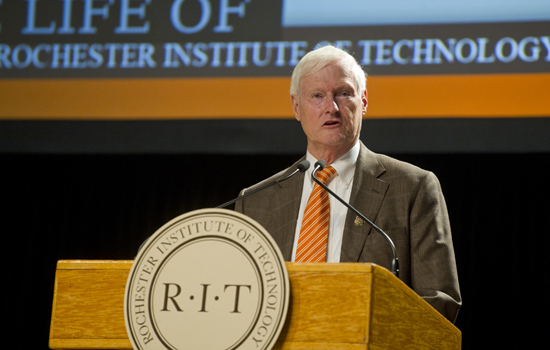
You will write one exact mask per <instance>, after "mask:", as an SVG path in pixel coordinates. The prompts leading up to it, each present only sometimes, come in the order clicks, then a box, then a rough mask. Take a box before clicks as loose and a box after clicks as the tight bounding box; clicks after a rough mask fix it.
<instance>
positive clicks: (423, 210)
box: [235, 46, 461, 322]
mask: <svg viewBox="0 0 550 350" xmlns="http://www.w3.org/2000/svg"><path fill="white" fill-rule="evenodd" d="M290 93H291V103H292V109H293V111H294V115H295V117H296V119H297V120H298V121H300V123H301V125H302V128H303V130H304V132H305V134H306V136H307V154H306V156H305V158H306V159H308V160H309V161H310V163H311V164H314V163H315V162H316V161H317V160H319V159H323V160H324V161H325V162H326V164H327V167H329V166H330V167H331V169H333V170H331V175H332V173H334V175H332V177H331V178H330V180H329V182H328V186H329V188H330V189H331V190H333V191H334V192H336V193H337V194H338V195H340V196H341V197H343V198H344V200H346V201H348V202H349V203H350V204H351V205H352V206H354V207H355V208H356V209H357V210H358V211H359V212H360V213H362V214H363V215H365V216H366V217H367V218H369V219H370V220H371V221H373V222H374V223H375V224H376V225H377V226H378V227H380V228H382V229H383V230H384V231H385V232H386V233H387V234H388V235H389V236H390V238H391V239H392V240H393V242H394V243H395V246H396V249H397V255H398V258H399V262H400V272H399V278H400V279H401V280H402V281H403V282H405V283H406V284H407V285H409V286H410V287H411V288H412V289H413V290H415V291H416V292H417V293H418V294H419V295H420V296H421V297H422V298H424V300H426V301H427V302H428V303H430V304H431V305H432V306H433V307H434V308H435V309H437V310H438V311H439V312H440V313H442V314H443V315H444V316H445V317H446V318H447V319H449V320H450V321H451V322H454V321H455V318H456V315H457V313H458V309H459V308H460V305H461V297H460V291H459V286H458V277H457V272H456V265H455V258H454V251H453V246H452V238H451V231H450V226H449V218H448V215H447V208H446V204H445V200H444V198H443V194H442V193H441V188H440V185H439V182H438V180H437V178H436V177H435V175H434V174H432V173H430V172H428V171H425V170H422V169H420V168H418V167H415V166H413V165H410V164H407V163H404V162H401V161H398V160H395V159H392V158H390V157H387V156H384V155H379V154H376V153H374V152H371V151H370V150H369V149H367V148H366V147H365V146H364V145H363V143H362V142H361V141H359V134H360V131H361V124H362V117H363V115H364V114H365V113H366V110H367V104H368V101H367V89H366V76H365V73H364V71H363V70H362V68H361V67H360V66H359V65H358V64H357V62H356V61H355V59H354V58H353V57H352V56H350V55H349V54H347V53H346V52H344V51H342V50H339V49H337V48H334V47H332V46H326V47H322V48H319V49H317V50H314V51H312V52H310V53H308V54H307V55H305V56H304V57H303V58H302V60H301V61H300V62H299V63H298V65H297V66H296V68H295V70H294V72H293V75H292V81H291V88H290ZM303 159H304V158H302V159H300V160H299V162H300V161H302V160H303ZM313 168H314V167H313V166H312V167H310V169H309V170H308V171H307V172H306V174H305V175H304V174H299V175H297V176H294V177H293V178H291V179H289V180H287V181H285V182H282V183H280V184H278V185H275V186H272V187H270V188H268V189H265V190H263V191H261V192H258V193H256V194H254V195H251V196H249V197H247V198H245V199H242V200H240V201H239V202H237V204H236V206H235V209H236V210H237V211H240V212H242V213H244V214H246V215H248V216H250V217H251V218H253V219H255V220H257V221H258V222H259V223H260V224H262V225H263V226H264V227H265V228H266V230H267V231H268V232H269V233H270V234H271V235H272V236H273V238H274V239H275V241H276V242H277V244H278V245H279V248H280V249H281V252H282V253H283V256H284V258H285V260H287V261H314V260H304V258H303V254H304V253H303V251H304V249H319V250H321V251H322V252H321V253H318V252H317V250H316V251H315V252H313V253H311V255H315V256H320V258H319V259H321V260H322V261H327V262H372V263H376V264H378V265H381V266H384V267H386V268H389V266H390V262H391V258H392V251H391V248H390V246H389V244H388V242H387V241H386V240H385V239H384V238H383V237H382V236H381V235H380V234H378V233H377V232H375V231H374V229H372V228H371V227H370V226H369V225H368V224H367V223H364V222H363V221H362V220H361V219H359V218H357V217H356V215H355V214H354V213H353V212H351V211H350V210H348V209H347V208H346V207H345V206H344V205H342V204H341V203H340V202H338V201H337V200H335V199H334V198H332V196H331V197H330V198H329V199H328V201H329V204H328V205H325V204H322V205H321V204H319V203H323V202H322V201H325V202H326V199H325V200H321V199H316V200H315V201H314V200H312V201H311V202H316V203H317V205H318V206H320V207H321V208H322V209H319V208H317V209H315V210H314V211H315V212H319V211H324V210H325V209H324V208H325V206H326V207H328V208H329V212H328V214H327V215H328V217H329V220H328V224H324V225H328V228H324V230H325V231H327V230H328V238H325V241H324V242H323V241H319V242H321V243H317V241H316V242H314V243H303V242H304V240H305V239H306V238H302V237H303V236H305V235H306V233H302V232H303V231H306V230H308V228H306V226H308V224H304V225H302V221H304V222H309V220H310V216H311V215H313V214H311V213H312V211H311V210H310V209H309V208H310V207H309V205H310V204H308V201H309V198H310V195H311V197H313V196H314V194H312V193H315V192H316V191H317V190H316V189H315V184H314V182H313V181H312V180H311V171H312V170H313ZM295 169H296V164H294V165H293V166H291V167H289V168H288V169H286V170H283V171H282V172H280V173H278V174H276V175H274V176H272V177H271V178H269V179H267V180H265V181H263V182H261V183H259V184H257V185H255V186H253V187H252V189H253V188H257V187H258V186H262V185H263V184H266V183H269V182H272V181H274V180H276V179H278V178H282V177H284V176H286V175H288V174H290V173H291V172H292V171H293V170H295ZM331 175H329V176H331ZM245 191H246V189H245V190H244V191H243V193H244V192H245ZM322 191H324V190H322ZM322 193H325V194H326V191H324V192H322ZM322 193H321V195H320V196H322V195H323V194H322ZM311 205H313V204H311ZM323 222H326V220H324V221H323ZM302 226H304V227H302ZM301 234H302V237H301ZM316 234H317V233H316ZM325 237H326V233H325ZM304 246H306V248H304ZM310 246H315V248H309V247H310ZM305 254H310V253H309V252H308V253H305ZM319 254H320V255H319ZM316 259H317V258H316Z"/></svg>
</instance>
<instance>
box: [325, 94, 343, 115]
mask: <svg viewBox="0 0 550 350" xmlns="http://www.w3.org/2000/svg"><path fill="white" fill-rule="evenodd" d="M326 104H327V106H326V111H327V112H329V113H337V112H339V111H340V108H339V107H338V103H337V102H336V99H335V98H334V97H333V96H330V97H327V99H326Z"/></svg>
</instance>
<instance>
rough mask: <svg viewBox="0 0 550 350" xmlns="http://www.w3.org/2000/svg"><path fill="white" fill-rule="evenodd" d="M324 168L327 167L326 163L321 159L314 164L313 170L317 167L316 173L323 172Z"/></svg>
mask: <svg viewBox="0 0 550 350" xmlns="http://www.w3.org/2000/svg"><path fill="white" fill-rule="evenodd" d="M326 166H327V163H326V162H325V161H324V160H322V159H319V160H318V161H317V162H315V168H317V167H319V169H317V171H321V170H323V169H324V168H325V167H326Z"/></svg>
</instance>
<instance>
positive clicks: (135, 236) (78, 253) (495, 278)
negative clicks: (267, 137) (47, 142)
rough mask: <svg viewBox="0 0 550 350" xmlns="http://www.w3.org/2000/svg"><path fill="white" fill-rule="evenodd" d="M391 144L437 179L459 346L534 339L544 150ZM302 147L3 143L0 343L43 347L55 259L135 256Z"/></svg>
mask: <svg viewBox="0 0 550 350" xmlns="http://www.w3.org/2000/svg"><path fill="white" fill-rule="evenodd" d="M367 123H368V122H366V123H365V124H367ZM367 125H368V124H367ZM365 142H366V143H367V144H368V141H367V140H365ZM373 150H374V151H377V150H376V149H373ZM390 155H392V156H394V157H396V158H398V159H401V160H405V161H409V162H412V163H414V164H416V165H419V166H421V167H423V168H426V169H429V170H432V171H433V172H435V174H436V175H437V176H438V177H439V179H440V181H441V184H442V187H443V191H444V194H445V196H446V199H447V204H448V208H449V214H450V217H451V224H452V229H453V240H454V244H455V250H456V258H457V264H458V272H459V278H460V284H461V290H462V295H463V299H464V306H463V308H462V309H461V311H460V313H459V316H458V320H457V323H456V325H457V326H458V328H459V329H460V330H461V331H462V334H463V349H487V348H505V349H513V348H531V347H533V348H534V347H537V346H538V345H540V339H541V338H542V337H543V335H544V332H545V331H546V329H547V326H548V321H547V317H548V314H549V312H550V308H549V307H548V303H547V302H546V298H547V295H546V294H547V292H548V290H549V288H548V287H549V283H548V272H547V271H546V264H547V256H546V254H547V252H546V247H547V246H548V243H549V239H548V213H549V209H550V207H549V205H548V198H549V195H550V193H549V192H550V191H549V186H548V184H547V183H548V178H549V176H548V175H549V170H548V169H549V168H548V167H549V164H550V162H549V160H550V153H468V154H466V153H444V154H435V153H425V154H420V153H418V154H411V153H401V154H395V153H392V154H390ZM300 156H301V154H299V153H297V154H267V155H265V154H264V155H254V154H201V155H198V154H31V153H25V154H16V153H3V154H1V155H0V162H1V164H2V177H1V179H2V182H1V183H2V185H1V198H2V203H3V204H4V205H3V208H4V209H2V218H3V237H5V238H7V240H4V247H5V251H6V252H7V259H3V262H4V264H3V265H4V266H3V270H4V271H5V272H7V279H6V280H5V282H3V283H2V285H3V286H4V288H3V289H4V291H5V293H7V295H8V297H7V298H6V297H5V298H4V300H5V302H4V306H3V308H2V309H3V319H4V320H8V328H7V329H6V328H4V331H5V332H4V334H5V337H4V342H3V346H6V345H8V346H9V345H14V346H15V345H17V347H18V348H21V347H22V348H33V349H47V348H48V337H49V324H50V317H51V306H52V298H53V286H54V276H55V266H56V262H57V260H59V259H133V258H134V256H135V254H136V252H137V249H138V247H139V245H140V244H141V242H142V241H143V240H144V239H145V238H146V237H148V236H149V235H151V234H152V233H153V232H154V231H155V230H156V229H158V228H159V227H160V226H162V225H163V224H164V223H165V222H167V221H169V220H170V219H172V218H173V217H175V216H177V215H179V214H182V213H185V212H188V211H190V210H194V209H200V208H205V207H213V206H216V205H218V204H220V203H222V202H225V201H227V200H229V199H232V198H233V197H234V196H236V195H237V193H238V191H239V190H240V189H241V188H243V187H245V186H249V185H251V184H253V183H255V182H257V181H259V180H261V179H263V178H265V177H267V176H269V175H271V174H273V173H275V172H276V171H279V170H280V169H282V168H284V167H286V166H288V165H290V164H292V163H293V162H294V161H295V160H297V159H298V158H299V157H300ZM545 253H546V254H545ZM6 340H7V343H6Z"/></svg>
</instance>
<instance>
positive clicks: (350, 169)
mask: <svg viewBox="0 0 550 350" xmlns="http://www.w3.org/2000/svg"><path fill="white" fill-rule="evenodd" d="M359 149H360V146H359V142H357V143H356V144H355V146H353V147H352V148H351V149H350V150H349V151H348V152H347V153H346V154H344V155H343V156H342V157H340V158H338V159H337V160H336V161H335V162H334V163H332V164H331V166H332V167H333V168H334V169H336V172H337V173H336V175H334V176H333V177H332V178H331V179H330V181H329V183H328V188H329V189H330V190H331V191H333V192H334V193H336V194H337V195H338V196H340V197H341V198H342V199H343V200H345V201H346V202H349V199H350V197H351V188H352V184H353V175H354V174H355V164H356V163H357V158H358V157H359ZM306 159H307V160H309V162H310V163H311V164H312V165H311V167H310V168H309V169H308V170H307V172H306V174H305V176H304V187H303V189H302V199H301V201H300V211H299V212H298V221H297V222H296V236H295V239H294V247H293V248H292V261H294V259H295V257H296V247H297V246H298V238H299V237H300V229H301V228H302V219H303V218H304V211H305V210H306V205H307V201H308V200H309V196H310V194H311V191H312V190H313V185H314V184H315V182H314V181H313V180H312V179H311V172H312V171H313V169H314V168H315V166H314V164H315V162H317V160H318V159H315V157H313V156H312V155H311V154H310V153H309V152H307V155H306ZM329 204H330V219H329V229H328V232H329V236H328V246H327V260H326V261H327V262H340V252H341V250H342V238H343V236H344V224H345V221H346V215H347V213H348V208H347V207H346V206H345V205H343V204H342V203H340V202H339V201H338V200H337V199H336V198H334V197H333V196H331V195H330V194H329Z"/></svg>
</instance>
